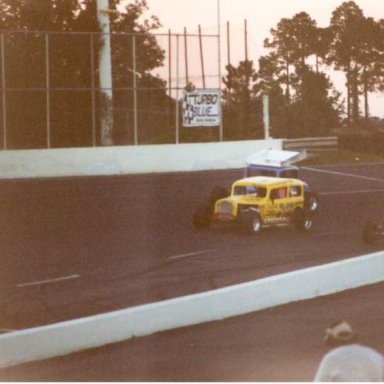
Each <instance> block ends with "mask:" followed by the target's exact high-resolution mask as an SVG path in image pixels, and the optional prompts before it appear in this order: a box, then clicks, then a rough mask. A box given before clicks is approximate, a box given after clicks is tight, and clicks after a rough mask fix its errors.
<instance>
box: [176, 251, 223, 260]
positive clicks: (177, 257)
mask: <svg viewBox="0 0 384 384" xmlns="http://www.w3.org/2000/svg"><path fill="white" fill-rule="evenodd" d="M215 251H216V249H207V250H205V251H197V252H190V253H184V254H182V255H175V256H170V257H168V260H179V259H185V258H187V257H191V256H198V255H204V254H205V253H210V252H215Z"/></svg>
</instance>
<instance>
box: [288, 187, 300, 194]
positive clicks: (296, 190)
mask: <svg viewBox="0 0 384 384" xmlns="http://www.w3.org/2000/svg"><path fill="white" fill-rule="evenodd" d="M289 196H290V197H297V196H301V187H300V186H299V185H293V186H292V187H291V189H290V190H289Z"/></svg>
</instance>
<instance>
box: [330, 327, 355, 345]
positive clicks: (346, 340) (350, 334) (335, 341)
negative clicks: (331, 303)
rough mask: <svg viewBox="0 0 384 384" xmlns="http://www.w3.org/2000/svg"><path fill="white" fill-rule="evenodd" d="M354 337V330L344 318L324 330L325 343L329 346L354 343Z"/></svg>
mask: <svg viewBox="0 0 384 384" xmlns="http://www.w3.org/2000/svg"><path fill="white" fill-rule="evenodd" d="M356 338H357V335H356V333H355V331H354V330H353V329H352V327H351V326H350V325H349V324H348V323H347V322H346V321H345V320H342V321H338V322H336V323H333V324H331V325H330V326H329V327H328V328H327V329H326V331H325V343H326V344H327V345H329V346H331V347H337V346H341V345H346V344H351V343H354V342H355V341H356Z"/></svg>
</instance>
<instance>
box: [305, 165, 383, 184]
mask: <svg viewBox="0 0 384 384" xmlns="http://www.w3.org/2000/svg"><path fill="white" fill-rule="evenodd" d="M302 169H306V170H308V171H314V172H319V173H328V174H330V175H338V176H348V177H355V178H357V179H364V180H371V181H383V182H384V179H378V178H376V177H369V176H362V175H355V174H353V173H345V172H337V171H329V170H325V169H317V168H311V167H302Z"/></svg>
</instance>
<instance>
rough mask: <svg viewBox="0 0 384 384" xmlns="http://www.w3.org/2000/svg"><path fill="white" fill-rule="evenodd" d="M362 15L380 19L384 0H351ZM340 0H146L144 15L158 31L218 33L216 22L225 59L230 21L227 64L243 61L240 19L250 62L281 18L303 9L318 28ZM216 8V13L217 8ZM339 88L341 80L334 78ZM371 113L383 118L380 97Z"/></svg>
mask: <svg viewBox="0 0 384 384" xmlns="http://www.w3.org/2000/svg"><path fill="white" fill-rule="evenodd" d="M354 2H355V3H356V4H357V5H358V6H359V7H360V8H361V9H362V10H363V12H364V15H365V16H371V17H373V18H374V19H375V20H378V19H381V18H383V19H384V0H354ZM342 3H343V1H342V0H322V1H321V0H147V4H148V6H149V10H148V11H147V12H146V14H145V16H146V17H148V16H149V15H156V16H158V17H159V19H160V22H161V24H162V25H163V28H162V29H161V30H159V31H158V32H164V33H168V31H169V30H171V32H172V33H180V34H182V33H183V31H184V27H185V28H186V29H187V32H188V33H197V31H198V26H199V25H200V26H201V30H202V33H203V34H204V33H206V34H218V23H219V21H220V35H221V47H222V49H221V58H222V62H223V65H225V63H226V61H227V50H226V44H227V32H226V25H227V22H229V23H230V41H231V50H230V53H231V57H230V59H231V63H232V64H234V65H236V64H237V63H238V61H239V60H244V57H245V44H244V21H245V20H246V21H247V32H248V39H247V47H248V58H249V59H250V60H253V61H254V63H257V62H258V58H259V57H260V55H262V54H263V53H264V52H265V51H264V48H263V41H264V39H265V38H267V37H270V33H269V31H270V29H271V28H274V27H276V25H277V23H278V22H279V21H280V19H282V18H284V17H285V18H291V17H293V16H294V15H295V14H297V13H299V12H302V11H305V12H307V13H308V14H309V15H310V17H312V18H313V19H315V20H316V22H317V25H318V26H319V27H325V26H327V25H329V22H330V18H331V15H332V12H333V11H334V10H335V9H336V8H337V7H338V6H340V5H341V4H342ZM219 9H220V13H219V12H218V10H219ZM336 83H339V84H337V85H338V87H342V85H343V83H344V80H343V79H340V78H339V79H338V80H336ZM371 112H372V113H373V114H375V115H377V116H380V117H384V97H383V96H380V97H377V96H371Z"/></svg>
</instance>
